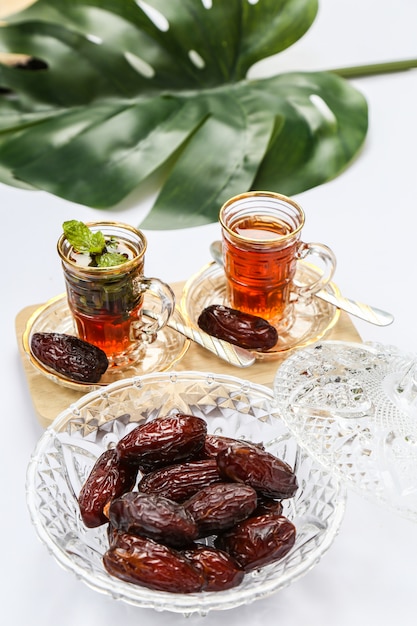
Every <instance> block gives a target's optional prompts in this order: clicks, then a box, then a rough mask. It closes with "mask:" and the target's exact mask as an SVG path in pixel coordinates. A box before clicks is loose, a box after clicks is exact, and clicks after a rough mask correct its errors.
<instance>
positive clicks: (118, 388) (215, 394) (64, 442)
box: [27, 372, 346, 615]
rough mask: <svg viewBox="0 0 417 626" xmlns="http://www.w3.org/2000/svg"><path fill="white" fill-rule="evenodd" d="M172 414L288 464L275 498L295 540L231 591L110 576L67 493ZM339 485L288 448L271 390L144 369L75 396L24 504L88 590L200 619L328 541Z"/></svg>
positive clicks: (102, 545) (244, 598) (338, 514)
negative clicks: (155, 585) (174, 587)
mask: <svg viewBox="0 0 417 626" xmlns="http://www.w3.org/2000/svg"><path fill="white" fill-rule="evenodd" d="M175 412H183V413H189V414H193V415H196V416H199V417H202V418H204V419H205V420H206V422H207V429H208V432H210V433H215V434H221V435H226V436H229V437H235V438H239V439H246V440H251V441H254V442H261V441H262V442H263V443H264V445H265V448H266V449H267V450H268V451H270V452H272V453H273V454H275V455H276V456H278V457H279V458H281V459H283V460H284V461H286V462H287V463H289V464H290V465H291V467H292V468H293V469H294V471H295V472H296V474H297V478H298V483H299V489H298V491H297V493H296V494H295V496H294V497H293V498H291V499H288V500H285V501H283V502H284V512H283V513H284V515H285V516H286V517H287V518H288V519H290V520H291V521H292V522H293V523H294V524H295V526H296V530H297V538H296V542H295V545H294V546H293V548H292V549H291V551H290V552H289V553H288V554H287V555H286V556H285V557H284V558H283V559H281V560H280V561H277V562H276V563H274V564H271V565H268V566H265V567H263V568H261V569H259V570H256V571H253V572H251V573H247V574H246V575H245V577H244V580H243V582H242V583H241V584H240V585H239V586H238V587H235V588H233V589H229V590H225V591H219V592H200V593H192V594H175V593H168V592H160V591H153V590H150V589H147V588H145V587H141V586H139V585H134V584H131V583H126V582H123V581H121V580H119V579H117V578H115V577H112V576H110V575H109V574H108V573H107V572H106V570H105V569H104V567H103V563H102V556H103V554H104V552H105V551H106V549H107V545H108V544H107V533H106V527H105V526H101V527H99V528H93V529H89V528H86V527H85V526H84V524H83V522H82V520H81V517H80V513H79V508H78V503H77V496H78V494H79V492H80V488H81V486H82V484H83V482H84V481H85V479H86V477H87V476H88V474H89V472H90V470H91V468H92V466H93V464H94V462H95V460H96V459H97V457H98V456H99V455H100V454H101V453H102V452H103V451H104V450H105V449H107V448H109V447H113V446H114V445H115V443H116V442H117V441H118V440H119V439H120V438H121V437H123V436H124V435H125V434H127V433H128V432H129V431H130V430H131V429H132V428H134V427H135V426H137V425H138V424H139V423H143V422H146V421H148V420H153V419H157V418H158V417H162V416H165V415H169V414H171V413H175ZM345 498H346V494H345V489H344V488H343V487H342V486H341V483H340V481H339V480H338V479H337V478H336V477H335V476H334V475H333V474H332V473H331V472H329V471H327V470H325V469H323V468H322V467H321V466H320V465H318V464H317V463H316V462H315V461H314V460H313V459H312V458H311V457H310V456H309V455H308V454H307V453H306V452H305V451H303V450H302V449H301V448H300V447H299V445H298V444H297V442H296V440H295V438H294V437H293V436H292V435H291V434H290V431H289V430H288V428H287V426H285V424H284V422H283V421H282V420H281V419H280V415H279V413H278V411H277V409H276V405H275V400H274V396H273V393H272V391H271V390H270V389H268V388H266V387H263V386H261V385H256V384H252V383H249V382H247V381H244V380H240V379H238V378H235V377H231V376H224V375H215V374H208V373H200V372H181V373H168V372H165V373H159V374H149V375H145V376H142V377H136V378H131V379H126V380H122V381H118V382H115V383H112V384H111V385H108V386H107V387H106V388H103V389H100V390H97V391H94V392H91V393H89V394H87V395H85V396H83V397H82V398H81V399H80V400H78V401H77V402H76V403H75V404H72V405H71V406H70V407H69V408H68V409H66V410H65V411H64V412H62V413H61V414H60V415H59V416H58V417H57V418H56V419H55V420H54V422H53V423H52V424H51V426H50V427H49V428H48V429H47V430H46V431H45V433H44V434H43V436H42V437H41V439H40V441H39V443H38V445H37V447H36V449H35V451H34V453H33V455H32V457H31V460H30V462H29V465H28V470H27V503H28V507H29V511H30V515H31V518H32V522H33V524H34V527H35V529H36V531H37V533H38V536H39V537H40V539H41V540H42V541H43V542H44V543H45V544H46V546H47V548H48V549H49V551H50V553H51V554H52V555H53V557H55V559H56V560H57V561H58V562H59V563H60V564H61V565H62V566H63V567H64V568H66V569H67V570H69V571H71V572H73V573H74V574H75V575H76V576H77V577H78V578H79V579H80V580H82V581H83V582H84V583H86V584H87V585H89V586H90V587H92V588H94V589H95V590H97V591H100V592H104V593H107V594H109V595H111V596H112V597H113V598H116V599H119V600H123V601H125V602H127V603H130V604H133V605H135V606H139V607H148V608H154V609H157V610H167V611H172V612H177V613H183V614H185V615H189V614H199V615H204V614H206V613H208V612H209V611H211V610H222V609H231V608H233V607H237V606H239V605H243V604H248V603H251V602H253V601H254V600H257V599H259V598H263V597H266V596H268V595H270V594H272V593H274V592H276V591H278V590H279V589H281V588H283V587H285V586H287V585H289V584H290V583H292V582H293V581H294V580H296V579H298V578H299V577H300V576H302V575H303V574H306V573H307V572H308V571H309V570H310V569H311V568H312V567H313V566H314V565H316V564H317V563H318V561H319V560H320V558H321V557H322V555H323V554H324V553H325V552H326V550H327V549H328V548H329V547H330V545H331V544H332V542H333V540H334V538H335V537H336V535H337V533H338V531H339V527H340V524H341V522H342V519H343V515H344V510H345Z"/></svg>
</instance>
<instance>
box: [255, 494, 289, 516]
mask: <svg viewBox="0 0 417 626" xmlns="http://www.w3.org/2000/svg"><path fill="white" fill-rule="evenodd" d="M282 509H283V507H282V502H281V501H280V500H274V499H273V498H265V497H264V496H259V497H258V505H257V507H256V509H255V511H254V512H253V516H254V517H255V516H257V515H264V514H265V513H271V514H273V515H282Z"/></svg>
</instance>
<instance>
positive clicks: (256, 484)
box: [217, 443, 298, 498]
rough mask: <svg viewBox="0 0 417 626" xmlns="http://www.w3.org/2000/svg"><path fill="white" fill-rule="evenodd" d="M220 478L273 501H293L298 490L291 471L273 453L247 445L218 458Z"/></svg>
mask: <svg viewBox="0 0 417 626" xmlns="http://www.w3.org/2000/svg"><path fill="white" fill-rule="evenodd" d="M217 465H218V468H219V472H220V474H221V475H222V476H223V477H224V478H225V479H226V480H234V481H237V482H241V483H245V484H247V485H250V486H251V487H253V488H254V489H255V490H256V491H257V492H258V493H260V494H262V495H263V496H267V497H269V498H290V497H292V496H293V495H294V494H295V492H296V490H297V488H298V483H297V478H296V476H295V474H294V472H293V471H292V469H291V467H290V466H289V465H288V464H287V463H285V462H284V461H282V460H281V459H278V458H277V457H275V456H274V455H273V454H271V453H270V452H267V451H266V450H261V449H260V448H256V447H255V446H248V445H246V444H240V443H237V444H234V445H231V446H229V447H228V448H226V449H225V450H222V451H221V452H219V454H218V455H217Z"/></svg>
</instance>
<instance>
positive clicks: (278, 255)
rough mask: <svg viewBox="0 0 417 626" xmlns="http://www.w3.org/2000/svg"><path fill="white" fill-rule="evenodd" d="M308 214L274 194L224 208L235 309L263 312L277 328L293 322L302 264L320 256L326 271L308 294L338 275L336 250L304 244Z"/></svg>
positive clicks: (234, 201)
mask: <svg viewBox="0 0 417 626" xmlns="http://www.w3.org/2000/svg"><path fill="white" fill-rule="evenodd" d="M304 221H305V216H304V212H303V210H302V209H301V207H299V206H298V205H297V204H296V203H295V202H294V201H293V200H291V199H290V198H287V197H286V196H282V195H281V194H275V193H270V192H248V193H246V194H241V195H239V196H236V197H234V198H231V199H230V200H229V201H228V202H226V203H225V204H224V205H223V207H222V208H221V210H220V224H221V226H222V236H223V261H224V268H225V275H226V282H227V293H228V301H229V304H230V306H231V307H233V308H235V309H238V310H240V311H244V312H246V313H251V314H252V315H258V316H259V317H262V318H264V319H266V320H268V321H269V322H271V323H272V324H274V325H275V326H278V327H280V326H281V327H282V326H288V325H289V324H290V323H291V301H292V299H293V295H294V297H299V296H300V293H298V294H297V293H296V287H295V285H294V277H295V274H296V269H297V262H298V260H299V259H300V258H303V257H305V256H307V254H317V255H319V256H320V258H321V259H322V260H323V259H324V261H325V264H326V270H327V271H325V273H324V274H323V276H322V277H321V278H320V279H319V280H318V281H317V282H315V283H314V284H312V285H308V286H307V287H305V288H304V291H303V296H306V295H311V294H312V293H313V292H314V290H316V291H318V290H319V289H320V288H322V287H323V286H324V285H325V284H326V282H328V281H329V280H330V278H331V276H332V274H333V271H334V267H335V259H334V255H333V253H332V252H331V251H330V250H329V249H328V248H327V246H323V245H322V244H305V243H303V242H301V240H300V236H301V229H302V227H303V225H304Z"/></svg>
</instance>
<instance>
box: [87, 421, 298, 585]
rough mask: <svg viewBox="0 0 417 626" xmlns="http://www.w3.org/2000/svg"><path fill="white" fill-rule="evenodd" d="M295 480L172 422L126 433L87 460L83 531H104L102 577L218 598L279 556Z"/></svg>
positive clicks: (196, 428)
mask: <svg viewBox="0 0 417 626" xmlns="http://www.w3.org/2000/svg"><path fill="white" fill-rule="evenodd" d="M297 488H298V485H297V479H296V476H295V474H294V472H293V471H292V469H291V468H290V466H289V465H288V464H286V463H285V462H283V461H282V460H280V459H278V458H277V457H275V456H274V455H272V454H270V453H269V452H267V451H266V450H265V449H264V448H263V446H262V445H261V444H254V443H249V442H245V441H241V440H237V439H233V438H229V437H224V436H220V435H213V434H209V433H208V432H207V424H206V422H205V420H203V419H201V418H199V417H196V416H193V415H187V414H182V413H176V414H174V415H169V416H166V417H161V418H158V419H155V420H152V421H149V422H146V423H143V424H140V425H138V426H136V427H135V428H134V429H133V430H132V431H130V432H129V433H128V434H127V435H125V436H124V437H123V438H122V439H120V441H119V442H118V443H117V445H116V446H115V447H114V448H112V449H109V450H106V451H105V452H103V453H102V455H101V456H100V457H99V458H98V459H97V461H96V463H95V465H94V467H93V469H92V470H91V472H90V474H89V476H88V477H87V480H86V481H85V483H84V485H83V487H82V489H81V492H80V494H79V498H78V502H79V507H80V512H81V516H82V519H83V522H84V524H85V525H86V526H87V527H89V528H94V527H97V526H101V525H103V524H107V533H108V540H109V548H108V550H107V551H106V552H105V554H104V556H103V563H104V567H105V568H106V570H107V571H108V572H109V573H110V574H111V575H113V576H116V577H117V578H120V579H122V580H124V581H127V582H130V583H134V584H139V585H143V586H145V587H148V588H150V589H156V590H159V591H168V592H173V593H193V592H200V591H222V590H225V589H230V588H232V587H235V586H237V585H239V584H240V583H241V581H242V580H243V577H244V575H245V572H249V571H251V570H254V569H258V568H259V567H262V566H264V565H267V564H269V563H272V562H273V561H276V560H278V559H281V558H282V557H284V556H285V555H286V554H287V553H288V551H289V550H290V549H291V547H292V546H293V545H294V541H295V536H296V529H295V527H294V525H293V524H292V523H291V522H290V521H289V520H288V519H287V518H286V517H285V516H283V515H282V503H281V500H283V499H285V498H290V497H292V496H293V495H294V494H295V492H296V490H297Z"/></svg>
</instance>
